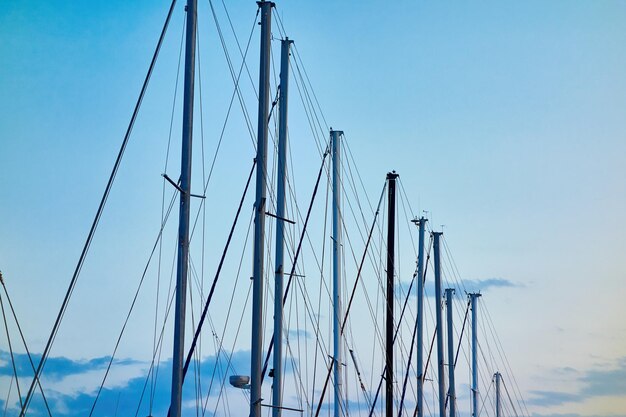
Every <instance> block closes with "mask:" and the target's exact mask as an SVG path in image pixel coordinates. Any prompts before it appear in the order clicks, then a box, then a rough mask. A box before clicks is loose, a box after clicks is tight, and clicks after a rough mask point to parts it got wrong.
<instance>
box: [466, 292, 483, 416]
mask: <svg viewBox="0 0 626 417" xmlns="http://www.w3.org/2000/svg"><path fill="white" fill-rule="evenodd" d="M468 297H469V298H470V306H471V308H472V416H474V417H478V335H477V333H476V329H477V327H478V323H477V321H476V315H477V313H478V311H477V307H478V306H477V305H476V300H477V299H478V297H480V293H471V294H468Z"/></svg>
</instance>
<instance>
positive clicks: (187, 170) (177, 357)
mask: <svg viewBox="0 0 626 417" xmlns="http://www.w3.org/2000/svg"><path fill="white" fill-rule="evenodd" d="M196 5H197V0H187V7H186V9H187V28H186V30H187V33H186V44H185V90H184V103H183V136H182V151H181V163H180V190H181V191H180V209H179V214H178V216H179V217H178V260H177V266H176V307H175V318H174V353H173V357H172V396H171V402H170V416H171V417H180V409H181V402H182V390H183V360H184V358H183V356H184V354H185V352H184V350H185V302H186V294H187V267H188V265H189V213H190V210H189V204H190V201H189V199H190V194H191V150H192V146H191V144H192V138H193V93H194V76H195V68H196V66H195V58H196V56H195V55H196V17H197V14H196Z"/></svg>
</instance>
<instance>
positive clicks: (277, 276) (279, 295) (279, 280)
mask: <svg viewBox="0 0 626 417" xmlns="http://www.w3.org/2000/svg"><path fill="white" fill-rule="evenodd" d="M292 42H293V41H290V40H289V38H285V39H284V40H282V41H281V42H280V101H279V108H278V109H279V113H278V173H277V176H278V181H277V184H276V259H275V272H274V382H273V386H274V388H273V391H272V404H273V406H274V408H273V409H272V416H273V417H280V416H281V414H282V408H281V407H282V405H283V402H282V388H283V277H284V273H285V271H284V260H285V253H284V248H285V180H286V177H287V99H288V92H289V49H290V47H291V43H292Z"/></svg>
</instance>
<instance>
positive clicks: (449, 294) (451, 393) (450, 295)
mask: <svg viewBox="0 0 626 417" xmlns="http://www.w3.org/2000/svg"><path fill="white" fill-rule="evenodd" d="M453 299H454V288H446V317H447V319H448V320H447V321H448V383H449V384H450V388H448V398H449V401H450V417H455V416H456V392H455V387H454V333H453V328H452V302H453Z"/></svg>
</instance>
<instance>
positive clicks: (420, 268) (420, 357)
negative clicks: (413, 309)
mask: <svg viewBox="0 0 626 417" xmlns="http://www.w3.org/2000/svg"><path fill="white" fill-rule="evenodd" d="M426 221H427V220H426V219H425V218H424V217H420V219H419V220H414V221H413V222H414V223H417V225H418V227H419V240H418V246H417V417H424V409H423V404H424V264H425V262H424V261H425V259H424V229H426Z"/></svg>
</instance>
